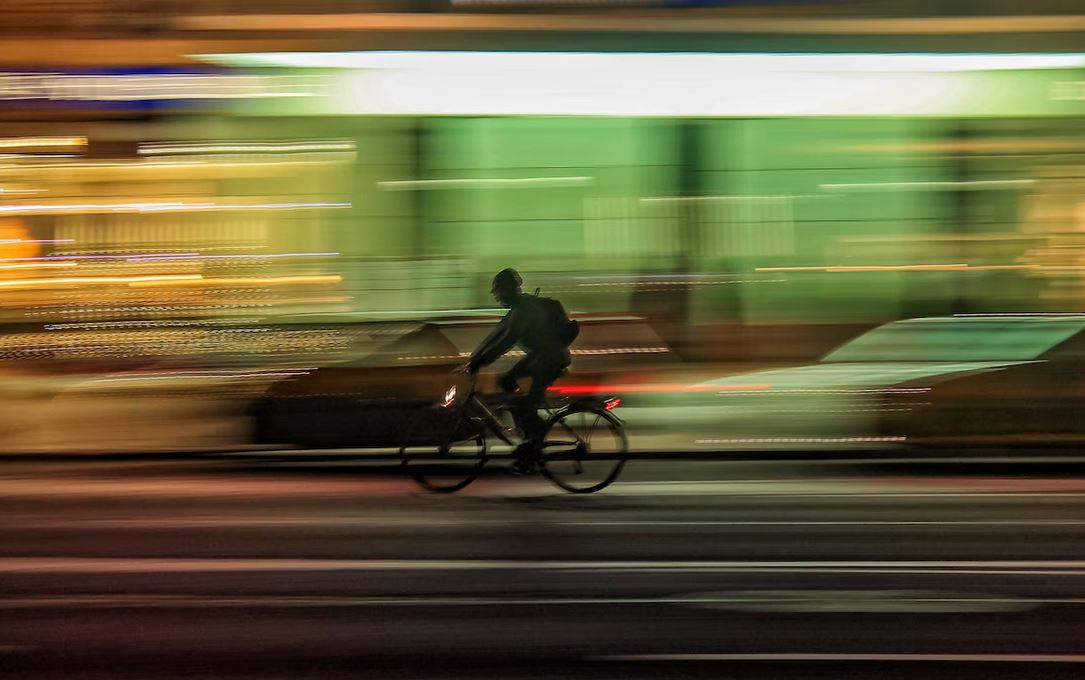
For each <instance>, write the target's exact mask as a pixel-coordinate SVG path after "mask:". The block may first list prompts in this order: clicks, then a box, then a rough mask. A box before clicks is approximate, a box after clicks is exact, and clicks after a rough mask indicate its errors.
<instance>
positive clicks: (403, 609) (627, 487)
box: [0, 454, 1085, 679]
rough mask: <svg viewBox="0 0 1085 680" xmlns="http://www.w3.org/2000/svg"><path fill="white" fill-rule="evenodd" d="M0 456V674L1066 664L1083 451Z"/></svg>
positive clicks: (1076, 654) (1079, 623)
mask: <svg viewBox="0 0 1085 680" xmlns="http://www.w3.org/2000/svg"><path fill="white" fill-rule="evenodd" d="M304 455H305V454H297V455H291V456H278V457H268V456H259V455H250V456H244V455H242V456H220V457H213V458H212V457H207V458H190V459H175V460H169V459H156V460H148V461H141V460H138V459H131V460H122V461H107V462H106V461H98V462H95V461H75V460H67V461H64V460H53V461H45V462H33V461H27V460H22V461H15V460H8V461H3V462H0V504H2V508H3V518H2V520H0V521H2V533H0V674H2V675H4V676H5V677H16V678H36V677H50V678H52V677H56V678H62V677H63V678H103V679H104V678H137V677H138V678H358V677H361V678H385V677H388V678H391V677H405V678H434V677H450V678H482V677H485V678H493V677H509V678H518V677H525V678H526V677H531V678H571V677H585V678H648V677H653V678H658V677H719V678H851V677H864V678H865V677H870V678H875V677H876V678H887V677H888V678H932V677H934V678H949V677H953V678H1022V677H1030V678H1032V677H1064V678H1080V677H1085V641H1083V640H1085V540H1083V539H1085V474H1083V473H1082V470H1081V466H1080V464H1078V463H1055V464H1049V465H1046V466H1039V465H1034V464H1028V465H1019V464H1012V465H1006V464H1004V463H1000V464H982V463H980V462H978V461H975V460H970V461H966V462H961V463H943V464H936V463H931V462H927V463H924V464H922V465H888V464H873V463H869V462H864V461H861V460H846V461H833V460H822V461H805V462H787V461H774V462H764V463H758V462H744V463H737V462H731V463H694V462H670V463H661V462H636V463H633V464H631V467H630V469H629V470H628V474H627V475H626V476H625V477H623V483H621V484H618V485H616V486H615V487H613V488H612V489H610V490H608V491H606V492H604V493H602V494H598V495H595V496H588V497H578V496H566V495H560V494H557V493H555V492H554V490H553V489H552V488H551V487H549V486H547V485H546V484H545V483H544V482H543V481H542V480H536V479H528V480H519V479H512V478H508V477H505V476H503V475H494V476H490V477H487V478H485V479H483V480H480V481H479V482H478V483H477V484H476V485H474V486H472V487H471V488H470V489H468V492H467V493H465V494H462V495H456V496H433V495H427V494H421V493H417V492H416V490H415V488H414V487H413V485H412V484H411V483H410V482H408V481H406V480H403V479H400V478H398V477H396V476H394V475H390V474H387V470H384V469H382V468H380V467H379V466H376V467H374V466H372V465H367V464H363V463H358V462H356V461H353V460H350V459H340V460H337V459H334V458H331V459H329V460H323V461H321V462H309V461H306V460H305V459H304Z"/></svg>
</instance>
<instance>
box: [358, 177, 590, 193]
mask: <svg viewBox="0 0 1085 680" xmlns="http://www.w3.org/2000/svg"><path fill="white" fill-rule="evenodd" d="M591 183H592V178H591V177H584V176H576V177H515V178H505V177H494V178H476V177H465V178H459V179H415V180H390V181H384V182H377V186H378V187H380V188H381V189H383V190H385V191H406V190H412V189H534V188H552V187H578V186H588V185H590V184H591Z"/></svg>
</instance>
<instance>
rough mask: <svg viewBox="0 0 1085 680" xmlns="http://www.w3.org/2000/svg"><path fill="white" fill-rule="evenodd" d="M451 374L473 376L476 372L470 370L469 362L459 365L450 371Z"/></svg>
mask: <svg viewBox="0 0 1085 680" xmlns="http://www.w3.org/2000/svg"><path fill="white" fill-rule="evenodd" d="M452 372H453V373H454V374H460V373H464V374H466V375H474V374H475V373H476V371H473V370H471V362H469V361H468V362H464V363H462V364H460V365H459V366H457V367H456V368H454V369H452Z"/></svg>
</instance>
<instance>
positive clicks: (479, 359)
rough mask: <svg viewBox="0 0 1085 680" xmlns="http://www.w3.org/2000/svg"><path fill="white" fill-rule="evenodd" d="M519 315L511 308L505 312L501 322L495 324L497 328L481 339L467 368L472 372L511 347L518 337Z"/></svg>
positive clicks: (492, 360)
mask: <svg viewBox="0 0 1085 680" xmlns="http://www.w3.org/2000/svg"><path fill="white" fill-rule="evenodd" d="M519 316H520V315H519V314H517V313H516V311H515V310H513V311H510V312H509V313H508V314H506V315H505V318H503V319H501V323H499V324H497V328H495V329H494V330H493V332H492V333H490V334H489V335H488V336H486V339H485V340H483V341H482V344H481V345H479V346H478V349H476V350H475V352H474V354H472V355H471V358H470V359H468V361H467V370H469V371H470V372H471V373H474V372H476V371H478V369H480V368H481V367H483V366H485V365H487V364H492V363H493V362H495V361H497V359H498V358H499V357H500V356H501V355H502V354H504V353H505V352H507V351H509V350H510V349H512V346H513V345H515V344H516V341H517V340H519V339H520V332H521V331H520V326H521V323H520V319H519Z"/></svg>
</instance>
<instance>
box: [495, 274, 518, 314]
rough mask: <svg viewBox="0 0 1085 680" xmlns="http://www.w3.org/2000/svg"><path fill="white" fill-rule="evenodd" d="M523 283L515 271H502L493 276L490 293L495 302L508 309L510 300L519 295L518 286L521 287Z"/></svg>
mask: <svg viewBox="0 0 1085 680" xmlns="http://www.w3.org/2000/svg"><path fill="white" fill-rule="evenodd" d="M523 283H524V280H523V279H522V278H521V277H520V274H519V273H518V272H517V271H516V270H515V269H502V270H501V271H499V272H497V275H496V276H494V282H493V285H492V286H491V287H490V293H491V294H492V295H493V296H494V299H495V300H497V301H498V302H500V303H501V304H502V305H504V306H505V307H508V306H509V304H510V303H511V302H512V300H514V299H515V298H516V296H517V295H519V294H520V286H521V285H523Z"/></svg>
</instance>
